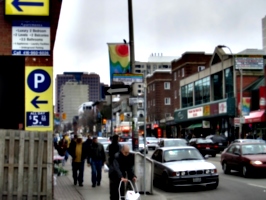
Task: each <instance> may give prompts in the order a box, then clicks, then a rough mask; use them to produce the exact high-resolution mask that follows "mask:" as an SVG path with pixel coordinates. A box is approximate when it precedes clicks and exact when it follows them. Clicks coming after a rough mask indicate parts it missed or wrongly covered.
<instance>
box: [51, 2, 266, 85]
mask: <svg viewBox="0 0 266 200" xmlns="http://www.w3.org/2000/svg"><path fill="white" fill-rule="evenodd" d="M62 2H63V3H62V8H61V13H60V20H59V25H58V30H57V36H56V42H55V47H54V77H55V76H56V75H57V74H62V73H63V72H66V71H67V72H70V71H71V72H73V71H78V72H88V73H91V72H94V73H97V74H99V75H100V80H101V82H102V83H105V84H110V78H109V54H108V46H107V43H117V42H118V43H120V42H121V43H123V39H126V40H127V41H129V31H128V29H129V28H128V7H127V2H128V1H127V0H97V1H96V0H75V1H70V0H63V1H62ZM132 2H133V3H132V4H133V20H134V44H135V60H136V61H143V62H145V61H147V60H148V57H149V56H150V55H151V54H152V53H163V55H164V56H176V58H179V57H181V55H182V54H183V53H185V52H187V51H201V52H202V51H203V52H205V53H213V52H214V49H215V47H216V46H217V45H226V46H228V47H229V48H230V49H231V50H232V52H233V53H238V52H240V51H242V50H244V49H247V48H254V49H262V22H261V20H262V18H263V17H265V16H266V0H222V1H221V0H132ZM225 51H227V50H225ZM228 53H229V52H228Z"/></svg>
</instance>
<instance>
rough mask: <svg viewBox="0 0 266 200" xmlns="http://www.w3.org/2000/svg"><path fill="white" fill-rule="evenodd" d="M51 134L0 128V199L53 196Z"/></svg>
mask: <svg viewBox="0 0 266 200" xmlns="http://www.w3.org/2000/svg"><path fill="white" fill-rule="evenodd" d="M52 153H53V134H52V133H51V132H28V131H20V130H0V200H24V199H25V200H26V199H27V200H35V199H38V200H39V199H41V200H51V199H53V164H52V163H53V154H52Z"/></svg>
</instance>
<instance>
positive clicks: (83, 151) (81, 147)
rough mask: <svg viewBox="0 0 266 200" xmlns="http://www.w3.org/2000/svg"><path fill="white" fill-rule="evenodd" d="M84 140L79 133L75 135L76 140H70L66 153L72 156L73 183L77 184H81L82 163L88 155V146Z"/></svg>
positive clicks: (82, 174)
mask: <svg viewBox="0 0 266 200" xmlns="http://www.w3.org/2000/svg"><path fill="white" fill-rule="evenodd" d="M86 144H87V143H86V142H83V137H82V135H81V134H78V135H77V138H76V140H75V139H73V140H71V143H70V146H69V149H68V153H69V154H70V155H71V157H72V176H73V180H74V185H77V182H78V183H79V186H81V187H82V186H83V176H84V163H85V160H86V158H87V157H88V146H87V145H86Z"/></svg>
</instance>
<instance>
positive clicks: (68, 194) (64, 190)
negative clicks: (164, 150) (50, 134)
mask: <svg viewBox="0 0 266 200" xmlns="http://www.w3.org/2000/svg"><path fill="white" fill-rule="evenodd" d="M56 154H57V152H55V154H54V155H56ZM63 168H64V169H66V170H68V174H67V175H63V176H57V177H56V184H55V185H54V200H104V199H109V178H108V173H106V172H104V171H103V172H102V181H101V186H96V187H95V188H93V187H92V184H91V168H90V167H88V166H87V165H86V164H85V169H84V183H83V187H80V186H78V185H77V186H75V185H74V184H73V178H72V170H71V157H70V159H69V160H68V162H67V163H66V164H65V166H64V167H63ZM140 198H141V200H164V199H166V198H165V197H164V196H163V195H161V194H160V193H158V192H156V191H154V189H153V194H146V195H144V194H141V196H140Z"/></svg>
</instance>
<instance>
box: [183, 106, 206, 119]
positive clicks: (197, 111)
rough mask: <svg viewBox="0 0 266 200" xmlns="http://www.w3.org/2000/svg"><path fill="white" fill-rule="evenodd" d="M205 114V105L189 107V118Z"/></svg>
mask: <svg viewBox="0 0 266 200" xmlns="http://www.w3.org/2000/svg"><path fill="white" fill-rule="evenodd" d="M202 116H203V107H198V108H193V109H189V110H188V111H187V118H195V117H202Z"/></svg>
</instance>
